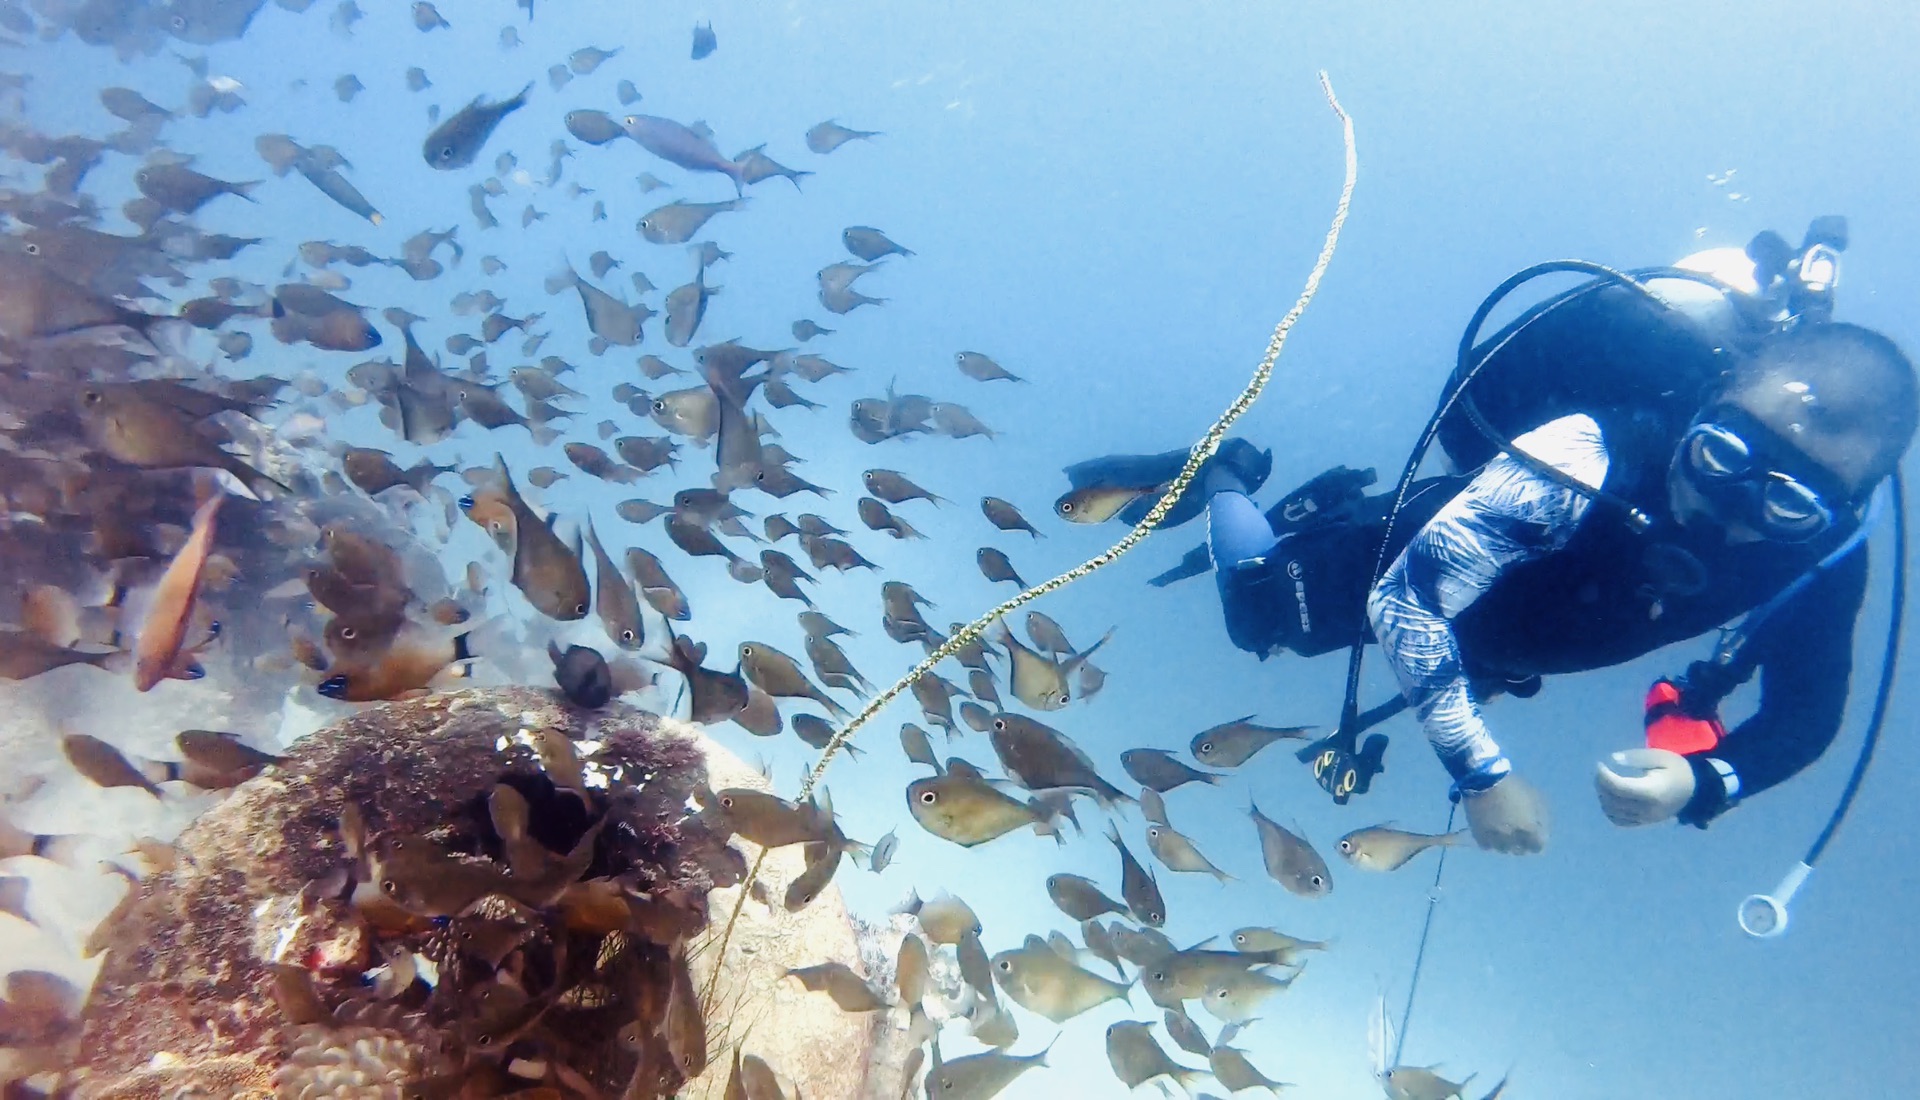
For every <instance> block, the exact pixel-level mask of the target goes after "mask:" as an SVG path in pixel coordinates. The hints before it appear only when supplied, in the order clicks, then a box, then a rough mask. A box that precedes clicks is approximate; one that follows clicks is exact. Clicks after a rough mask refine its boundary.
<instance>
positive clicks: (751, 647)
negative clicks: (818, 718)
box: [740, 642, 852, 719]
mask: <svg viewBox="0 0 1920 1100" xmlns="http://www.w3.org/2000/svg"><path fill="white" fill-rule="evenodd" d="M740 670H741V672H743V673H744V674H745V675H746V678H747V680H748V681H750V682H751V683H752V684H753V685H754V686H755V687H757V688H759V689H760V690H761V691H764V692H766V693H767V694H768V695H771V696H774V697H775V698H781V699H811V700H813V701H814V702H816V703H819V704H820V705H821V706H823V707H825V708H827V711H828V713H830V714H832V715H834V716H835V717H837V718H843V719H844V718H849V717H852V716H851V715H850V714H849V713H848V711H847V709H846V708H845V707H843V706H841V705H840V704H839V703H837V702H835V701H834V700H833V698H832V697H831V696H829V695H828V694H827V693H826V692H824V691H822V690H820V689H819V688H817V687H815V686H814V685H813V682H812V681H810V680H808V679H807V675H806V673H804V672H802V671H800V665H799V662H797V661H795V660H794V659H793V658H792V657H789V656H787V655H786V654H784V653H782V652H780V651H779V650H777V649H774V648H773V647H772V646H769V645H767V644H766V643H764V642H742V643H740Z"/></svg>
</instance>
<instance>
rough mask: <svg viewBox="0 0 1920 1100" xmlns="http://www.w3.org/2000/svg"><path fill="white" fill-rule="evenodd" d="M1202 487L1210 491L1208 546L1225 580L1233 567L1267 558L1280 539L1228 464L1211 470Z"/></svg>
mask: <svg viewBox="0 0 1920 1100" xmlns="http://www.w3.org/2000/svg"><path fill="white" fill-rule="evenodd" d="M1201 489H1202V491H1203V492H1205V493H1206V494H1207V547H1208V549H1209V550H1210V551H1211V552H1212V554H1213V564H1214V566H1215V568H1217V569H1218V570H1219V571H1220V576H1221V579H1222V581H1223V582H1224V580H1225V578H1226V576H1227V574H1229V573H1231V572H1233V569H1232V567H1233V566H1236V565H1238V564H1240V563H1241V562H1244V561H1247V560H1248V559H1250V558H1259V557H1264V556H1265V555H1266V553H1267V551H1269V550H1271V549H1273V546H1274V544H1275V543H1276V542H1278V541H1280V540H1279V539H1278V538H1276V537H1275V536H1274V533H1273V527H1272V526H1271V525H1269V524H1268V523H1267V516H1266V513H1265V512H1262V511H1261V510H1260V506H1259V505H1258V504H1255V503H1254V502H1253V500H1252V498H1250V497H1248V496H1247V494H1246V491H1245V489H1244V488H1243V487H1242V483H1241V481H1240V479H1239V478H1238V477H1236V476H1235V475H1234V473H1233V471H1231V470H1229V469H1227V468H1226V467H1225V466H1224V465H1216V466H1211V467H1209V468H1208V469H1207V471H1206V475H1205V481H1204V482H1203V484H1202V485H1201Z"/></svg>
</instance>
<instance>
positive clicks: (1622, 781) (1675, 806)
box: [1593, 749, 1694, 826]
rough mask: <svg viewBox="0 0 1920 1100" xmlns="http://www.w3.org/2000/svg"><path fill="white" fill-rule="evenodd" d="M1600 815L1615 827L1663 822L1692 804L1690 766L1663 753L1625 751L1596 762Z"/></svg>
mask: <svg viewBox="0 0 1920 1100" xmlns="http://www.w3.org/2000/svg"><path fill="white" fill-rule="evenodd" d="M1593 786H1594V790H1596V791H1597V792H1599V795H1600V812H1602V813H1604V814H1606V815H1607V820H1608V821H1611V822H1613V823H1614V824H1615V825H1622V826H1631V825H1652V824H1655V823H1656V822H1661V821H1666V820H1669V819H1671V818H1672V817H1673V816H1674V815H1676V814H1678V813H1679V812H1680V811H1681V810H1683V809H1685V808H1686V805H1687V803H1689V802H1691V801H1693V789H1694V779H1693V766H1692V765H1691V764H1688V763H1687V758H1686V757H1684V756H1681V755H1680V754H1679V753H1677V752H1668V751H1667V750H1665V749H1628V750H1626V751H1625V752H1616V753H1614V754H1613V755H1612V756H1609V757H1607V758H1606V759H1605V760H1602V761H1600V765H1599V767H1597V768H1595V769H1594V772H1593Z"/></svg>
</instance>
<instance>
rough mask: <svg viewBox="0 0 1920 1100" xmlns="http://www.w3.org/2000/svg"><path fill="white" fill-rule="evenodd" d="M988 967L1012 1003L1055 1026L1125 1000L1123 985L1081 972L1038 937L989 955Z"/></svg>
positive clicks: (1088, 972)
mask: <svg viewBox="0 0 1920 1100" xmlns="http://www.w3.org/2000/svg"><path fill="white" fill-rule="evenodd" d="M991 966H992V968H993V976H994V980H995V981H997V982H999V983H1000V988H1001V989H1004V990H1006V993H1007V996H1008V997H1009V998H1011V999H1012V1000H1013V1003H1015V1004H1017V1005H1019V1006H1020V1007H1022V1008H1024V1009H1027V1010H1028V1011H1030V1012H1035V1013H1038V1014H1039V1015H1041V1016H1044V1017H1046V1018H1047V1019H1049V1020H1051V1021H1053V1022H1054V1023H1056V1024H1061V1023H1065V1022H1067V1021H1068V1020H1071V1019H1073V1018H1074V1017H1075V1016H1078V1015H1080V1014H1081V1013H1083V1012H1086V1011H1088V1010H1089V1009H1092V1008H1094V1007H1097V1006H1099V1005H1102V1004H1105V1003H1106V1002H1108V1001H1124V1000H1126V999H1127V989H1128V987H1127V985H1126V983H1124V982H1116V981H1112V980H1110V979H1107V978H1103V977H1101V976H1100V975H1098V974H1095V973H1093V972H1092V971H1090V970H1084V969H1082V968H1081V967H1079V966H1078V965H1076V964H1075V963H1073V962H1071V961H1070V960H1068V959H1065V958H1062V957H1061V956H1060V954H1059V953H1058V952H1056V951H1055V950H1054V949H1053V948H1052V947H1050V946H1048V945H1047V942H1046V941H1045V940H1041V939H1039V938H1038V937H1029V938H1028V940H1027V943H1026V945H1025V946H1023V947H1019V948H1015V949H1014V950H1012V951H1002V952H1000V953H999V954H998V955H995V956H993V958H992V960H991ZM1142 1026H1145V1025H1142Z"/></svg>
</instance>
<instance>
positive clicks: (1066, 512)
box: [1053, 500, 1073, 516]
mask: <svg viewBox="0 0 1920 1100" xmlns="http://www.w3.org/2000/svg"><path fill="white" fill-rule="evenodd" d="M1053 507H1054V510H1055V511H1057V512H1059V513H1060V514H1061V515H1063V516H1070V515H1072V514H1073V502H1072V501H1070V500H1063V501H1061V502H1060V503H1058V504H1056V505H1054V506H1053Z"/></svg>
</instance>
